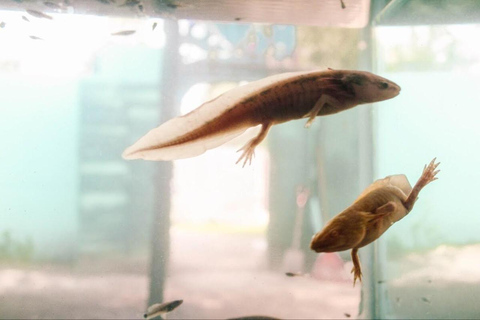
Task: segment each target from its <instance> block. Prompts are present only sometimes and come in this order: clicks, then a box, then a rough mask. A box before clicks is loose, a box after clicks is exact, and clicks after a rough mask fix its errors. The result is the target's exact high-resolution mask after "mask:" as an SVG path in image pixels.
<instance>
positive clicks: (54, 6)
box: [43, 1, 63, 10]
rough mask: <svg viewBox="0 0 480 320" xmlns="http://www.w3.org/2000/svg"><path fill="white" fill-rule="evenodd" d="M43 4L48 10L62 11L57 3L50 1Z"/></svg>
mask: <svg viewBox="0 0 480 320" xmlns="http://www.w3.org/2000/svg"><path fill="white" fill-rule="evenodd" d="M43 4H44V5H45V6H47V7H49V8H52V9H57V10H62V9H63V7H62V6H61V5H59V4H58V3H54V2H51V1H45V2H44V3H43Z"/></svg>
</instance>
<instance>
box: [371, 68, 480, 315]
mask: <svg viewBox="0 0 480 320" xmlns="http://www.w3.org/2000/svg"><path fill="white" fill-rule="evenodd" d="M385 76H386V77H387V78H389V79H392V80H393V81H395V82H397V83H399V84H400V85H401V86H402V92H401V94H400V95H399V96H398V98H395V99H393V100H391V101H388V102H385V103H382V105H381V106H379V107H378V108H377V109H376V110H377V111H376V122H375V123H376V129H377V130H376V141H377V144H376V153H375V159H376V162H377V177H378V178H380V177H384V176H386V175H390V174H396V173H404V174H406V175H407V177H408V179H409V180H410V183H411V184H412V185H413V184H414V183H415V182H416V181H417V179H418V178H419V177H420V175H421V173H422V170H423V166H424V164H426V163H428V162H429V161H430V160H431V159H432V158H434V157H437V159H438V161H440V162H441V164H440V166H439V169H441V172H440V173H439V174H438V180H436V181H434V182H432V183H431V184H429V185H427V186H426V187H425V188H424V189H423V190H422V191H421V192H420V195H419V199H418V201H417V203H416V204H415V207H414V208H413V210H412V211H411V212H410V214H409V215H408V216H406V217H405V218H404V219H403V220H401V221H399V222H397V223H396V224H395V225H393V226H392V227H391V228H390V229H389V230H388V232H386V233H385V235H383V236H382V238H381V239H379V241H378V242H377V244H376V248H377V250H376V252H377V262H378V266H377V272H376V286H377V290H376V292H377V296H376V301H377V303H376V307H377V308H378V310H377V313H376V314H377V315H379V316H380V317H381V318H393V319H398V318H402V319H406V318H422V319H430V318H431V319H440V318H457V319H459V318H478V315H479V314H480V305H479V304H478V299H479V298H480V286H479V283H480V269H479V264H478V263H479V258H478V257H479V256H480V233H479V232H478V229H479V227H480V214H479V213H478V209H477V206H476V200H477V198H478V190H479V182H478V181H479V179H480V171H479V170H478V164H479V163H480V148H479V146H480V143H479V141H480V126H479V125H478V119H480V109H479V105H478V102H479V101H480V91H479V90H478V83H480V76H479V75H475V74H466V73H455V72H403V73H401V72H399V73H391V74H386V75H385Z"/></svg>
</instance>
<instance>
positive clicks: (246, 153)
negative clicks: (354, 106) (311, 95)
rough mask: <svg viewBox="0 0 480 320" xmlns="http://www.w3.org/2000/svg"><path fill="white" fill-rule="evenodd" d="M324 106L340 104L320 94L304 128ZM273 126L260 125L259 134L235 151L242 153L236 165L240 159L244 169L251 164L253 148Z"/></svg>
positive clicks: (308, 125)
mask: <svg viewBox="0 0 480 320" xmlns="http://www.w3.org/2000/svg"><path fill="white" fill-rule="evenodd" d="M326 104H330V105H333V106H337V105H340V102H339V101H338V100H337V99H335V98H334V97H332V96H329V95H327V94H322V96H321V97H320V98H319V99H318V100H317V102H316V103H315V105H314V106H313V108H312V109H311V110H310V111H309V112H308V113H307V114H306V115H305V117H308V121H307V123H306V124H305V128H309V127H310V126H311V125H312V123H313V121H314V120H315V118H316V117H317V116H318V115H319V113H320V111H321V110H322V108H323V107H324V106H325V105H326ZM289 120H290V119H289ZM273 124H274V121H270V122H265V123H262V128H261V130H260V133H259V134H258V135H257V136H256V137H255V138H253V139H252V140H250V141H249V142H247V144H246V145H244V146H243V147H242V148H240V149H238V150H237V152H239V151H243V153H242V155H241V156H240V158H238V160H237V162H236V163H239V162H240V161H242V159H243V165H242V167H245V165H246V164H247V162H248V163H249V164H251V163H252V159H253V157H254V156H255V148H256V147H257V146H258V145H259V144H260V143H261V142H262V141H263V139H265V137H266V136H267V133H268V131H269V130H270V128H271V127H272V125H273Z"/></svg>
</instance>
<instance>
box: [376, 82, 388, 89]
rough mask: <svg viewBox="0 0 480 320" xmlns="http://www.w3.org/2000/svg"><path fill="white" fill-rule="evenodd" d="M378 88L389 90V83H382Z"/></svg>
mask: <svg viewBox="0 0 480 320" xmlns="http://www.w3.org/2000/svg"><path fill="white" fill-rule="evenodd" d="M378 87H379V88H380V89H387V88H388V83H386V82H380V84H379V85H378Z"/></svg>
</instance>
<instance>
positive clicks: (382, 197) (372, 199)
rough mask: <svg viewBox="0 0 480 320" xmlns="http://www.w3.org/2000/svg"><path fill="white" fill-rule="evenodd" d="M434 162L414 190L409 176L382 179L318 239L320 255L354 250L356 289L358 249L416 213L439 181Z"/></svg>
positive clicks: (314, 243)
mask: <svg viewBox="0 0 480 320" xmlns="http://www.w3.org/2000/svg"><path fill="white" fill-rule="evenodd" d="M435 160H436V159H433V160H432V161H431V162H430V164H429V165H428V166H425V168H424V169H423V173H422V176H421V177H420V179H418V181H417V183H416V184H415V186H414V187H413V188H412V187H411V186H410V183H409V182H408V179H407V177H406V176H405V175H403V174H400V175H393V176H388V177H386V178H384V179H380V180H377V181H375V182H374V183H372V184H371V185H370V186H369V187H367V188H366V189H365V190H364V191H363V192H362V194H361V195H360V196H359V197H358V198H357V199H356V200H355V202H354V203H353V204H352V205H351V206H350V207H348V208H347V209H345V210H344V211H343V212H341V213H339V214H338V215H337V216H335V217H334V218H333V219H332V220H330V221H329V222H328V223H327V225H326V226H325V227H324V228H323V229H322V230H321V231H320V232H318V233H317V234H316V235H314V236H313V238H312V242H311V243H310V248H311V249H312V250H314V251H316V252H336V251H343V250H348V249H352V261H353V269H352V272H353V285H355V282H356V281H357V279H359V280H360V281H361V280H362V271H361V268H360V261H359V259H358V255H357V252H358V249H359V248H361V247H364V246H366V245H367V244H369V243H371V242H373V241H375V240H376V239H378V238H379V237H380V236H381V235H382V234H383V233H384V232H385V231H387V229H388V228H390V226H392V225H393V224H394V223H395V222H397V221H399V220H400V219H402V218H403V217H405V216H406V215H407V214H408V213H409V212H410V211H411V210H412V209H413V205H414V204H415V201H416V200H417V197H418V194H419V193H420V190H422V188H423V187H425V186H426V185H427V184H429V183H430V182H432V181H434V180H436V179H437V178H436V177H435V175H436V174H437V173H438V172H439V171H440V170H435V169H436V168H437V166H438V165H439V164H440V163H435Z"/></svg>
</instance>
